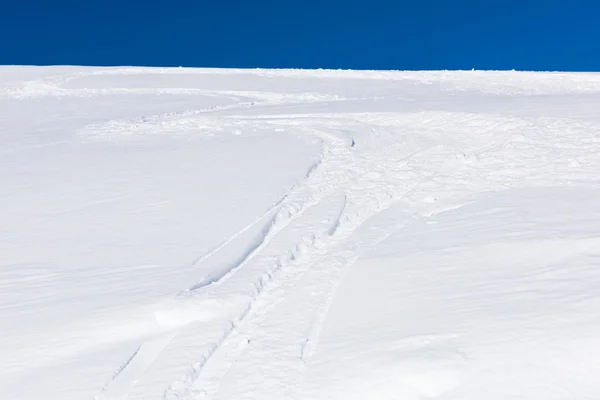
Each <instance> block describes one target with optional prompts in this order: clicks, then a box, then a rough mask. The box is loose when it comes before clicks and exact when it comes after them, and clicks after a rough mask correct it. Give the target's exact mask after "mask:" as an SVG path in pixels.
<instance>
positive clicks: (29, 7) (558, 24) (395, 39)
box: [0, 0, 600, 71]
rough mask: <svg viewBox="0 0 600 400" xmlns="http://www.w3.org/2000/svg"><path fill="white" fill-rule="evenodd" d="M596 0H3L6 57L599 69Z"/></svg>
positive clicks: (19, 60)
mask: <svg viewBox="0 0 600 400" xmlns="http://www.w3.org/2000/svg"><path fill="white" fill-rule="evenodd" d="M599 3H600V2H599V1H592V0H589V1H588V0H572V1H569V0H565V1H555V0H547V1H538V0H520V1H517V0H504V1H500V0H497V1H493V0H492V1H475V0H454V1H442V0H420V1H419V0H413V1H403V0H396V1H393V0H389V1H388V0H363V1H356V0H329V1H328V0H320V1H317V0H279V1H274V0H256V1H251V0H245V1H241V0H210V1H209V0H170V1H167V0H163V1H161V0H146V1H140V0H103V1H95V0H53V1H49V0H0V64H35V65H45V64H70V65H156V66H180V65H181V66H189V67H192V66H198V67H240V68H246V67H252V68H254V67H263V68H268V67H293V68H343V69H350V68H352V69H412V70H414V69H471V68H475V69H518V70H565V71H578V70H579V71H581V70H584V71H598V70H600V4H599Z"/></svg>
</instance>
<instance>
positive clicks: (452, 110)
mask: <svg viewBox="0 0 600 400" xmlns="http://www.w3.org/2000/svg"><path fill="white" fill-rule="evenodd" d="M599 109H600V74H592V73H576V74H566V73H525V72H482V71H465V72H450V71H439V72H393V71H380V72H377V71H327V70H319V71H302V70H260V69H258V70H219V69H185V68H176V69H160V68H133V67H131V68H82V67H0V139H1V146H0V327H1V328H0V329H1V330H0V354H1V355H2V357H0V394H2V398H6V399H15V400H34V399H35V400H39V399H44V400H81V399H96V400H122V399H129V400H133V399H136V400H142V399H143V400H158V399H165V400H200V399H207V400H208V399H210V400H242V399H248V400H250V399H260V400H270V399H273V400H285V399H293V400H305V399H306V400H330V399H331V400H335V399H340V400H341V399H344V400H349V399H390V400H391V399H405V400H412V399H414V400H421V399H428V400H432V399H434V400H471V399H472V400H480V399H488V400H496V399H497V400H506V399H509V398H510V399H527V400H555V399H577V400H582V399H598V398H600V380H599V379H598V376H600V270H599V268H600V113H598V110H599Z"/></svg>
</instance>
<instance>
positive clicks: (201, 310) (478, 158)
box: [94, 102, 597, 400]
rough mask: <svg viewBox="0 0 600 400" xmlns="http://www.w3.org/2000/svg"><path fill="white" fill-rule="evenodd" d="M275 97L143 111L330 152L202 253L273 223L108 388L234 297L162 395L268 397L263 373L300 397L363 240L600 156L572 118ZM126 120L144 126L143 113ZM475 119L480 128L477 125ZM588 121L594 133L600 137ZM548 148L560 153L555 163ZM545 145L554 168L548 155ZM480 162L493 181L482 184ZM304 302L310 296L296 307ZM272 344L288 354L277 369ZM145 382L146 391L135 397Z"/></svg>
mask: <svg viewBox="0 0 600 400" xmlns="http://www.w3.org/2000/svg"><path fill="white" fill-rule="evenodd" d="M269 106H270V104H268V102H267V103H259V104H256V106H255V110H256V114H255V115H251V116H246V115H236V114H235V112H236V110H239V107H240V104H238V107H234V106H231V107H229V108H222V109H221V111H227V113H225V115H219V116H210V115H208V116H206V115H204V113H203V112H201V111H194V112H187V113H182V114H175V115H173V114H169V115H162V116H156V117H152V118H150V120H146V121H144V122H143V124H145V125H147V124H148V123H149V122H148V121H150V123H151V124H154V125H156V126H157V127H160V126H164V123H165V121H168V122H169V124H171V125H173V126H177V125H178V124H179V123H180V122H181V119H182V118H185V119H191V120H194V119H195V118H204V120H203V121H204V122H205V121H206V119H207V118H208V119H210V120H211V123H213V124H216V125H219V124H220V125H228V124H233V123H235V124H248V125H252V126H256V125H260V126H265V125H268V126H275V127H285V128H286V129H291V130H294V131H296V132H299V133H302V134H304V135H311V136H316V137H318V138H319V139H320V140H321V141H322V143H323V153H322V157H321V160H320V161H319V162H318V163H317V164H315V165H314V166H313V167H312V168H311V169H310V170H309V171H308V173H307V174H306V176H305V177H304V178H303V179H302V180H300V181H299V182H298V183H297V184H296V185H295V186H294V187H293V188H291V189H290V190H289V191H288V193H286V194H285V196H283V197H282V198H281V200H280V201H279V202H278V203H277V204H275V205H273V206H272V207H271V208H270V209H269V210H267V211H266V212H265V214H264V215H263V216H261V217H260V218H258V219H257V220H255V221H254V222H252V223H251V224H249V225H248V226H246V227H244V228H243V229H241V230H240V231H238V232H236V233H235V234H233V235H232V236H231V237H230V238H229V239H227V240H226V241H225V242H223V243H222V244H221V245H219V246H217V247H216V248H215V249H213V250H212V251H210V252H208V253H207V254H205V255H203V256H200V257H198V258H197V259H196V260H194V261H193V263H194V264H201V263H203V262H206V261H207V260H208V259H209V258H211V257H213V256H214V255H215V254H217V253H220V252H224V251H226V250H227V248H228V246H229V245H230V244H231V243H232V242H233V241H235V240H239V238H240V237H242V236H243V235H244V234H245V233H247V232H248V231H249V230H251V229H255V228H256V227H262V229H260V231H259V233H258V234H257V235H255V237H253V238H252V240H251V241H250V242H249V243H247V245H246V250H245V251H244V252H243V253H242V254H237V255H236V256H234V257H233V258H232V259H231V262H230V263H228V264H226V265H223V266H221V267H219V268H218V269H215V270H213V271H212V272H211V273H210V274H209V275H208V276H205V277H203V278H202V279H200V280H198V281H196V282H195V283H191V284H190V286H189V287H188V288H182V292H181V293H180V294H179V295H178V296H176V299H175V300H176V305H177V304H178V305H181V306H182V307H183V308H185V309H186V310H187V311H188V314H189V315H190V317H189V320H186V321H185V322H184V323H182V324H180V325H179V326H175V327H170V328H168V329H163V330H162V331H160V330H157V335H156V336H155V337H152V338H150V339H148V340H147V341H145V342H143V343H141V344H140V346H139V347H138V349H137V350H136V352H135V353H134V354H133V355H132V356H131V357H129V358H128V359H127V360H125V361H124V362H123V365H122V367H120V368H119V369H118V371H117V373H116V374H115V376H114V377H113V379H111V380H110V381H109V382H107V383H106V385H105V387H104V389H103V390H102V392H101V393H99V395H98V396H97V397H96V398H97V399H98V400H100V399H106V400H109V399H124V398H127V397H128V395H129V394H132V392H133V391H134V389H135V387H136V384H137V383H138V382H140V380H142V379H143V378H144V374H145V373H146V371H147V370H148V369H149V368H151V366H153V364H155V363H156V360H157V359H158V358H159V356H161V354H165V349H167V348H169V346H170V344H171V342H172V341H173V340H176V339H177V338H178V336H181V335H182V330H183V329H185V328H186V327H188V326H190V324H193V323H195V322H197V321H199V320H202V319H203V318H204V317H203V315H209V316H211V317H209V318H213V317H212V316H214V315H218V311H219V310H216V311H215V310H214V307H222V308H223V309H225V310H226V315H229V316H230V319H229V320H228V321H227V322H226V323H225V324H224V325H223V328H222V329H221V330H220V331H219V332H218V333H217V334H216V335H214V336H213V337H212V338H211V339H210V340H209V342H207V343H200V342H196V343H194V342H190V343H188V346H195V347H198V348H203V350H202V352H201V354H200V355H199V356H197V357H196V360H195V362H194V363H193V364H191V365H189V366H188V367H187V372H185V373H184V374H183V375H182V376H180V377H179V378H178V379H176V380H174V381H173V382H171V384H169V385H168V386H165V387H164V388H163V390H164V395H163V396H164V398H165V399H167V400H175V399H187V400H190V399H200V398H211V399H212V398H214V399H219V398H221V397H220V396H221V395H223V396H225V397H227V396H226V395H230V396H232V397H230V398H245V397H248V398H260V393H257V392H256V391H260V389H258V388H261V387H263V388H264V387H266V388H267V389H268V390H269V391H270V392H271V393H276V394H279V395H280V397H279V398H293V397H294V395H293V393H292V394H290V393H289V388H295V389H294V390H300V389H299V388H300V387H301V377H302V371H303V368H304V363H305V361H306V360H307V359H308V358H310V356H311V354H312V352H313V351H314V348H315V346H316V343H317V341H318V336H319V332H320V329H321V326H322V323H323V320H324V319H325V317H326V314H327V310H328V307H329V304H330V302H331V300H332V299H333V296H334V294H335V290H336V287H337V286H338V285H339V283H340V281H341V279H342V278H343V275H344V272H345V271H346V270H347V268H348V266H349V265H351V264H352V263H353V262H354V261H355V260H356V259H357V258H358V257H359V255H360V251H361V249H364V248H365V247H368V246H370V245H372V244H374V243H377V242H379V241H381V240H383V239H385V238H386V237H387V236H389V235H390V234H392V233H393V232H394V231H396V230H398V229H401V228H402V226H403V224H404V223H405V222H406V221H407V220H408V219H410V218H415V217H419V216H423V215H430V214H432V213H435V212H437V211H440V210H444V209H448V208H452V207H457V206H460V205H462V204H464V202H465V201H466V200H465V199H467V198H468V197H469V196H471V195H473V194H476V193H480V192H483V191H485V190H495V189H498V188H506V187H515V186H520V185H523V184H525V181H527V178H528V177H534V176H535V177H536V179H537V180H538V181H539V178H540V175H541V176H542V177H544V178H545V181H544V183H545V184H552V183H556V181H557V180H561V179H562V180H568V179H569V170H568V168H565V165H568V163H569V162H571V161H572V160H574V159H575V158H576V159H577V160H578V162H584V163H585V162H587V163H588V164H590V163H597V160H596V159H595V153H593V152H588V153H586V151H585V145H586V143H585V141H584V142H582V141H581V131H584V130H585V129H587V127H585V126H583V125H579V127H578V126H577V125H574V122H573V121H566V120H561V119H556V120H549V119H539V120H537V119H522V118H517V117H514V118H513V117H509V116H497V115H489V114H488V115H486V114H469V113H444V112H435V113H434V112H422V113H407V114H402V113H363V114H358V113H354V114H352V113H349V114H324V113H318V114H310V113H308V114H307V113H304V114H293V113H292V114H289V115H276V114H270V113H269V111H270V109H269ZM201 113H203V115H202V116H200V114H201ZM127 123H128V124H133V129H137V128H136V126H135V125H136V123H135V122H132V121H129V122H127ZM464 126H469V127H470V131H471V133H469V134H466V133H465V129H464ZM542 128H543V129H542ZM94 129H96V130H102V129H103V128H102V127H100V126H95V127H94ZM473 131H475V132H477V135H473V134H472V132H473ZM544 132H551V134H544ZM556 132H561V134H562V135H563V136H564V135H569V134H572V135H573V140H572V141H571V144H572V146H571V147H564V146H563V147H562V148H559V147H553V137H554V136H553V135H554V134H555V133H556ZM590 135H591V136H590ZM590 135H588V136H589V140H590V141H594V140H597V138H596V136H594V134H590ZM563 139H564V137H563ZM507 149H510V152H508V151H506V150H507ZM549 154H552V157H553V160H554V161H553V164H552V165H551V169H550V170H549V169H548V164H547V162H548V158H547V156H548V155H549ZM586 154H588V155H589V158H587V159H586ZM542 156H543V157H546V159H545V162H546V164H544V165H545V167H546V168H545V169H544V170H543V171H545V172H540V171H541V170H540V168H539V165H540V162H541V161H539V159H540V157H542ZM474 176H477V177H479V178H478V179H473V177H474ZM482 176H483V177H486V182H487V183H485V184H483V185H482V184H481V182H482V179H481V177H482ZM590 179H593V176H590ZM475 182H477V184H475ZM450 187H451V188H452V190H448V188H450ZM398 207H399V208H401V209H403V210H405V211H406V213H405V214H402V217H398V215H400V214H398V213H395V214H390V218H396V220H395V221H394V223H393V224H388V225H386V227H385V228H381V227H379V226H377V225H375V224H371V221H373V217H374V216H376V215H377V214H379V213H382V212H386V210H390V209H391V208H398ZM298 304H303V305H304V306H303V307H302V308H301V309H297V305H298ZM195 314H198V315H200V316H197V317H195V316H194V315H195ZM289 315H293V318H290V317H289ZM215 318H217V317H215ZM192 339H193V337H192ZM198 340H199V339H198ZM274 356H275V357H276V358H277V363H278V368H276V369H268V370H267V367H268V364H269V360H270V359H271V358H272V357H274ZM167 358H168V357H167ZM162 362H163V363H164V362H165V361H162ZM247 368H255V369H256V371H257V372H256V373H255V374H254V376H255V379H256V381H255V382H253V385H252V386H250V387H242V388H236V387H235V385H222V383H223V382H226V381H228V380H232V381H235V377H236V374H239V373H242V372H243V371H245V370H247ZM221 391H223V393H221ZM220 393H221V394H220ZM138 395H139V397H143V396H142V394H136V395H135V396H134V397H136V398H137V396H138ZM253 396H254V397H253Z"/></svg>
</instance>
